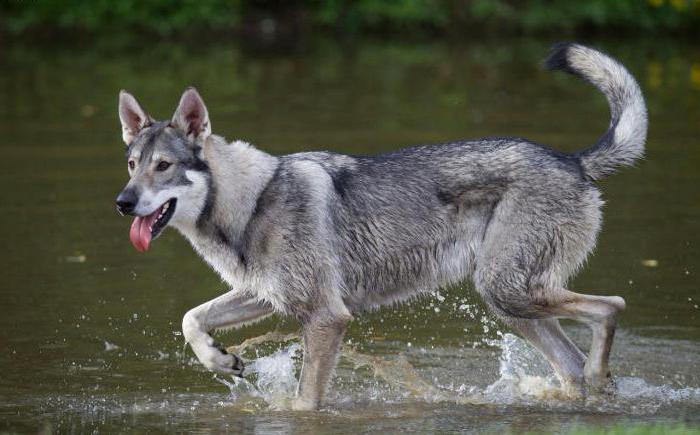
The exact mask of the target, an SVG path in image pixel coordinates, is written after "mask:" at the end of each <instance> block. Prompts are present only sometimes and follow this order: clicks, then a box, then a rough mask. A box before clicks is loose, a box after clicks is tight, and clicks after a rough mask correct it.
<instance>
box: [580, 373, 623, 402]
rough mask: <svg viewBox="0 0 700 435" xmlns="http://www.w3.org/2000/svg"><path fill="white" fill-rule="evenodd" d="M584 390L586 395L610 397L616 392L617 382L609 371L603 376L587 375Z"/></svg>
mask: <svg viewBox="0 0 700 435" xmlns="http://www.w3.org/2000/svg"><path fill="white" fill-rule="evenodd" d="M586 392H587V396H600V397H608V398H612V397H613V396H614V395H615V393H616V392H617V384H616V383H615V379H614V378H613V377H612V374H611V373H610V371H608V372H607V373H606V374H605V376H603V375H602V374H601V375H598V376H587V377H586Z"/></svg>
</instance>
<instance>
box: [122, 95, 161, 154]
mask: <svg viewBox="0 0 700 435" xmlns="http://www.w3.org/2000/svg"><path fill="white" fill-rule="evenodd" d="M119 120H120V121H121V122H122V139H124V143H125V144H127V145H129V144H130V143H131V141H133V140H134V138H135V137H136V135H137V134H138V133H139V131H141V129H142V128H144V127H147V126H149V125H150V124H151V123H152V122H153V119H152V118H151V117H150V116H148V114H147V113H146V111H145V110H143V109H142V108H141V106H140V105H139V103H138V101H136V98H134V96H133V95H131V94H130V93H128V92H126V91H125V90H123V89H122V90H121V91H120V92H119Z"/></svg>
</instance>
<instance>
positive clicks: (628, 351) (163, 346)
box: [0, 40, 700, 433]
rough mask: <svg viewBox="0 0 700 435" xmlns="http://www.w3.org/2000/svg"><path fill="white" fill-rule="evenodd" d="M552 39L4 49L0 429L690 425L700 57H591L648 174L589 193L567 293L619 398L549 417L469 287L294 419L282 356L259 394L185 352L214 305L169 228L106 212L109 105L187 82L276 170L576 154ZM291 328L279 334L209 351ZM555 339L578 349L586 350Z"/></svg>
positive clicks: (529, 355) (517, 354)
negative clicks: (507, 143) (582, 307)
mask: <svg viewBox="0 0 700 435" xmlns="http://www.w3.org/2000/svg"><path fill="white" fill-rule="evenodd" d="M550 42H551V41H544V40H504V41H492V42H462V43H442V42H441V43H396V42H395V43H389V42H377V41H374V42H372V41H368V42H363V43H356V44H351V45H346V44H341V43H337V42H333V41H323V40H320V41H311V42H309V43H307V44H304V46H303V47H302V48H296V49H292V50H269V49H262V48H259V47H242V46H238V45H235V44H228V43H225V42H221V43H215V44H211V45H207V46H204V47H202V46H193V47H190V48H185V47H183V46H182V45H179V46H178V45H174V44H172V45H171V44H167V43H157V44H155V45H150V44H149V45H148V46H145V45H144V46H136V47H129V48H127V49H115V48H111V47H94V46H88V45H80V46H75V45H74V46H72V47H71V46H68V45H60V44H58V45H53V46H45V47H41V48H37V47H35V46H32V45H29V44H23V45H7V44H6V45H5V46H3V47H0V132H1V134H0V138H1V139H0V146H1V147H2V156H3V158H2V159H0V182H2V185H3V188H2V189H1V192H2V194H1V195H2V196H1V198H2V199H1V201H0V207H1V213H0V222H1V223H2V225H1V227H2V228H3V242H4V248H3V251H2V252H3V253H2V263H3V277H2V281H1V283H2V284H1V285H2V291H1V292H0V307H2V314H1V315H0V431H2V430H20V431H31V432H35V431H37V430H49V431H50V430H54V431H60V432H86V431H91V430H94V429H96V430H101V431H105V432H109V431H114V430H120V431H125V430H126V431H131V430H138V431H145V430H151V429H158V430H178V431H200V432H209V431H219V430H230V431H235V432H237V431H242V430H246V431H251V432H255V433H288V432H295V433H308V432H309V431H316V432H348V433H358V432H376V431H397V430H403V431H417V432H426V431H438V432H443V431H452V430H456V431H463V432H470V431H476V432H479V431H504V430H511V431H514V432H518V431H522V430H561V429H562V428H567V427H572V426H575V425H583V426H589V425H590V426H601V425H610V424H614V423H616V422H630V421H639V422H686V423H687V424H690V425H691V426H700V373H699V370H698V369H699V368H700V321H699V318H698V315H699V314H700V309H698V304H700V291H699V290H698V288H699V284H700V280H699V279H698V274H700V269H698V264H699V261H700V251H699V250H698V244H699V242H700V239H699V238H698V232H699V231H700V196H699V195H698V191H699V190H698V186H700V175H699V174H698V167H700V144H698V140H699V137H700V47H699V46H698V45H697V44H690V43H686V42H684V41H678V40H672V41H631V40H630V41H625V42H622V41H605V40H602V41H596V45H598V46H601V47H603V48H605V49H607V50H608V51H609V52H611V53H613V54H614V55H615V56H617V57H619V58H620V59H621V60H622V61H623V62H624V63H625V64H626V65H627V66H628V67H629V69H630V70H631V71H632V72H633V73H634V75H635V76H636V77H637V78H638V79H639V81H640V84H641V85H642V88H643V89H644V91H645V95H646V97H647V100H648V106H649V112H650V136H649V143H648V156H647V160H646V161H644V162H643V163H641V164H640V165H639V166H638V167H637V168H635V169H631V170H625V171H624V172H623V173H621V174H618V175H616V176H614V177H611V178H610V179H608V180H606V181H605V182H604V183H603V190H604V192H605V199H606V200H607V202H608V204H607V205H606V208H605V217H606V220H605V224H604V229H603V233H602V234H601V237H600V239H599V245H598V248H597V250H596V252H595V254H594V256H593V257H592V258H591V259H590V261H589V262H588V264H587V266H586V268H585V269H584V270H583V271H582V273H580V274H579V276H578V277H577V278H576V279H575V280H574V282H573V283H572V285H571V287H572V288H574V289H576V290H579V291H582V292H586V293H601V294H619V295H621V296H623V297H625V298H626V300H627V305H628V309H627V311H626V312H625V313H624V316H623V318H622V323H621V327H620V330H619V333H618V337H617V341H616V345H615V349H614V354H613V359H612V368H613V370H614V373H615V374H616V375H617V376H618V386H619V387H620V392H619V394H618V396H617V397H615V398H612V399H607V400H602V401H589V402H585V403H584V402H572V401H569V400H566V399H562V398H560V397H558V396H557V394H556V388H555V386H552V385H551V383H552V380H551V373H550V372H549V371H548V369H547V367H546V365H544V364H543V363H542V361H541V360H540V359H539V358H538V356H537V355H536V353H534V352H533V351H532V350H530V349H529V348H528V347H527V346H525V345H524V344H523V343H522V342H519V341H517V340H515V339H514V338H513V337H512V336H510V335H507V334H505V333H507V331H506V330H505V329H503V328H502V327H501V326H499V325H498V324H496V323H494V322H493V321H492V320H490V318H489V317H488V316H487V315H486V314H485V313H484V312H483V309H482V307H481V305H480V304H479V301H478V300H477V298H476V297H475V296H474V295H473V294H472V292H471V291H470V289H469V288H468V286H464V287H462V288H455V289H450V290H449V291H447V290H443V291H441V292H440V294H438V295H434V296H432V297H430V298H426V299H424V300H421V301H418V302H416V303H413V304H412V305H410V306H404V307H402V308H400V309H396V310H391V309H385V310H382V311H380V312H378V313H375V314H372V315H369V316H367V317H365V318H363V319H360V320H359V321H357V322H355V323H354V324H353V326H352V328H351V331H350V333H349V335H348V342H349V343H350V345H349V347H348V348H350V347H354V348H355V351H350V350H347V351H346V352H345V355H344V356H343V358H342V359H341V366H340V368H339V370H338V376H337V379H336V380H335V381H334V383H333V386H332V389H331V390H332V391H331V392H330V395H329V401H328V404H327V406H326V407H325V409H324V410H323V411H322V412H319V413H310V414H295V413H291V412H288V411H285V410H284V409H285V406H286V405H285V404H286V403H287V401H288V399H289V397H291V395H292V391H293V381H294V379H293V377H294V374H295V367H296V369H298V355H297V356H296V357H294V356H293V355H294V354H295V349H296V346H295V345H294V344H293V342H287V343H284V344H279V343H277V344H276V343H268V344H263V345H259V346H256V347H253V348H250V349H249V350H248V351H246V353H245V355H246V357H247V358H248V359H249V360H256V358H257V360H256V361H255V362H251V367H253V368H254V370H257V371H258V374H257V377H256V376H255V375H253V376H252V377H251V378H250V382H251V383H250V384H247V383H239V385H237V386H231V387H230V388H229V387H227V386H226V385H224V384H222V381H226V382H230V381H231V380H230V379H228V380H227V379H219V380H217V379H214V378H213V376H212V375H211V374H210V373H207V372H205V371H204V370H203V369H202V368H201V366H199V365H198V364H197V363H196V362H195V361H194V360H193V355H192V353H191V352H190V351H189V350H188V349H185V348H184V347H183V340H182V337H181V336H180V332H179V331H180V319H181V317H182V315H183V314H184V313H185V312H186V311H187V310H188V309H189V308H191V307H193V306H195V305H198V304H199V303H201V302H203V301H205V300H208V299H210V298H212V297H214V296H216V295H218V294H219V293H221V292H223V291H224V290H225V287H224V285H223V284H222V283H221V282H220V281H219V280H218V278H217V277H216V276H215V274H214V273H213V272H211V271H210V270H208V268H207V267H206V266H205V265H204V264H203V263H202V262H201V261H200V260H199V259H198V258H197V257H196V255H195V253H194V252H193V251H192V250H191V249H190V247H189V246H188V245H187V243H186V242H185V241H184V240H183V239H182V238H181V237H180V236H179V235H177V234H176V233H175V232H174V231H168V232H166V234H165V235H164V236H163V237H162V238H160V239H159V240H158V241H157V242H156V243H155V245H154V249H152V250H151V251H150V252H149V253H148V254H147V255H144V254H139V253H137V252H136V251H135V250H134V249H133V248H132V246H131V244H130V243H129V240H128V228H129V224H130V222H129V221H128V219H126V218H120V217H119V216H118V215H117V214H116V212H115V210H114V205H113V199H114V197H115V196H116V194H117V192H118V191H119V190H120V189H121V186H122V185H123V184H124V182H125V181H126V176H127V174H126V165H125V161H124V159H123V145H122V142H121V139H120V130H119V125H118V121H117V114H116V102H117V92H118V91H119V89H120V88H126V89H129V90H130V91H132V92H133V93H134V94H135V95H136V96H137V97H138V98H139V100H140V101H141V102H142V103H143V105H144V106H145V107H146V108H147V109H148V110H149V111H150V112H151V113H152V114H153V115H155V116H156V117H157V118H167V117H170V116H171V114H172V111H173V110H174V108H175V105H176V103H177V101H178V98H179V95H180V93H181V92H182V90H183V89H184V88H185V86H188V85H191V84H194V85H196V86H197V87H198V88H199V89H200V91H201V93H202V94H203V96H204V98H205V100H206V102H207V104H208V107H209V113H210V115H211V118H212V124H213V126H214V131H215V132H217V133H219V134H222V135H225V136H226V137H227V138H229V139H231V140H233V139H235V138H240V139H245V140H248V141H250V142H252V143H254V144H256V145H257V146H259V147H261V148H263V149H265V150H268V151H270V152H272V153H276V154H281V153H290V152H295V151H301V150H313V149H332V150H334V151H339V152H348V153H375V152H382V151H387V150H392V149H396V148H399V147H401V146H404V145H411V144H418V143H428V142H440V141H447V140H453V139H460V138H476V137H480V136H488V135H514V136H524V137H527V138H529V139H532V140H535V141H539V142H543V143H546V144H549V145H551V146H553V147H556V148H558V149H562V150H570V151H573V150H578V149H581V148H583V147H586V146H588V145H589V144H592V143H593V142H594V141H595V139H596V138H597V136H598V135H599V134H600V133H602V132H603V131H604V130H605V128H606V126H607V123H608V112H607V106H606V103H605V101H604V99H603V98H602V96H601V95H599V94H598V93H597V92H596V91H595V90H594V89H592V88H590V87H589V86H587V85H585V84H582V83H580V82H579V81H577V80H576V79H574V78H571V77H566V76H563V75H552V74H551V73H546V72H543V71H542V70H541V69H540V68H539V61H540V60H541V59H542V58H543V56H544V55H545V53H546V51H547V47H548V45H549V44H550ZM296 328H297V325H296V324H295V323H294V322H293V321H290V320H287V319H279V318H273V319H271V320H267V321H265V322H264V323H262V324H259V325H256V326H254V327H249V328H246V329H243V330H240V331H235V332H229V333H227V334H225V335H222V336H221V340H222V341H224V342H226V343H230V344H236V343H239V342H241V341H242V340H243V339H245V338H250V337H256V336H259V335H261V334H263V333H265V332H268V331H271V330H277V331H281V332H293V331H295V330H296ZM567 328H568V329H569V330H570V332H571V333H572V335H573V336H574V337H575V339H576V341H578V342H579V343H580V344H581V345H582V346H584V347H585V346H587V340H588V334H587V331H585V330H584V329H582V328H579V327H578V326H575V325H568V326H567ZM504 334H505V335H504ZM274 352H278V353H274ZM357 352H360V353H359V354H358V353H357ZM271 354H272V355H271ZM270 355H271V356H270ZM295 363H296V366H295V365H294V364H295Z"/></svg>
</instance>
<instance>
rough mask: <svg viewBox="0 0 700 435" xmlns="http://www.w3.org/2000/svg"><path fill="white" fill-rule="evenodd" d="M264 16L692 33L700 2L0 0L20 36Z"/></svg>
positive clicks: (306, 24)
mask: <svg viewBox="0 0 700 435" xmlns="http://www.w3.org/2000/svg"><path fill="white" fill-rule="evenodd" d="M264 18H272V19H273V20H276V21H288V22H292V23H294V26H296V27H299V28H314V29H317V28H321V29H328V30H335V31H343V32H357V31H373V32H402V31H407V32H412V31H431V32H456V31H465V32H482V31H483V32H499V33H502V32H509V33H514V32H521V33H541V32H561V31H568V32H576V31H598V30H601V31H609V30H618V29H620V30H625V31H646V32H649V31H657V32H664V31H676V32H690V31H697V30H698V28H700V0H586V1H571V0H354V1H353V0H325V1H324V0H287V1H285V0H249V1H245V0H140V1H139V0H118V1H111V0H92V1H89V2H88V1H82V0H2V1H0V29H2V30H4V31H6V32H9V33H15V34H17V33H23V32H32V31H43V30H73V31H88V32H94V33H109V32H113V31H118V30H119V31H124V30H127V31H132V30H135V31H144V30H145V31H149V32H154V33H157V34H163V35H168V34H173V33H176V32H179V31H182V30H183V29H193V28H197V29H203V30H214V31H238V30H241V29H243V28H244V27H245V24H246V23H250V24H253V25H255V24H256V23H258V22H260V21H261V20H262V19H264ZM254 27H255V26H253V28H254Z"/></svg>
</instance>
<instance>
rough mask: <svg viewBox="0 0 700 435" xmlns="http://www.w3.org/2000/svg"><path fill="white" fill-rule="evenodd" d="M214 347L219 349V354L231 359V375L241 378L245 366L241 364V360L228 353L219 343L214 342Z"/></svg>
mask: <svg viewBox="0 0 700 435" xmlns="http://www.w3.org/2000/svg"><path fill="white" fill-rule="evenodd" d="M214 347H215V348H217V349H219V352H221V353H222V354H224V355H228V356H230V357H232V358H233V363H232V364H231V365H230V368H231V370H233V373H232V374H233V375H235V376H238V377H239V378H242V377H243V371H244V370H245V364H243V359H241V358H240V357H239V356H238V355H236V354H233V353H229V352H228V351H227V350H226V348H225V347H224V345H223V344H221V343H219V342H218V341H216V342H214Z"/></svg>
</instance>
